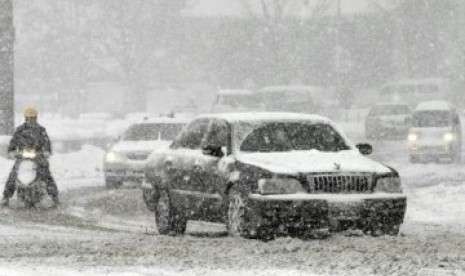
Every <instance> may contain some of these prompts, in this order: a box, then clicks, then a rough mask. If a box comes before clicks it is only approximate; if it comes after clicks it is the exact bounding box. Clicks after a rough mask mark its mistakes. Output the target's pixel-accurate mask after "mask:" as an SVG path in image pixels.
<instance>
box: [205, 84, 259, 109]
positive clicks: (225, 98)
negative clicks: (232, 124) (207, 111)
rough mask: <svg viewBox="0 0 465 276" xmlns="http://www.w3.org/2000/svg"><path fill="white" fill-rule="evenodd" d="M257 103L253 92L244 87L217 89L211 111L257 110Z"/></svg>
mask: <svg viewBox="0 0 465 276" xmlns="http://www.w3.org/2000/svg"><path fill="white" fill-rule="evenodd" d="M258 108H259V103H258V101H257V97H256V95H255V93H254V92H253V91H251V90H246V89H222V90H219V91H218V93H217V95H216V99H215V102H214V103H213V106H212V109H211V112H213V113H224V112H244V111H254V110H258Z"/></svg>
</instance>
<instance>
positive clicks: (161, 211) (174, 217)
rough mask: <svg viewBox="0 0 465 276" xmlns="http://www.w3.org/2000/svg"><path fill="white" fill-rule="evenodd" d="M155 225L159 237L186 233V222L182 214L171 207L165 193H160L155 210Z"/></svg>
mask: <svg viewBox="0 0 465 276" xmlns="http://www.w3.org/2000/svg"><path fill="white" fill-rule="evenodd" d="M155 223H156V225H157V229H158V233H159V234H160V235H177V234H184V233H185V232H186V226H187V220H186V218H185V216H184V215H183V214H182V212H179V211H178V210H176V209H175V208H174V207H173V206H172V204H171V200H170V197H169V193H168V192H167V191H160V196H159V198H158V201H157V204H156V208H155Z"/></svg>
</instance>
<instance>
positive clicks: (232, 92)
mask: <svg viewBox="0 0 465 276" xmlns="http://www.w3.org/2000/svg"><path fill="white" fill-rule="evenodd" d="M252 94H253V92H252V91H250V90H247V89H221V90H219V91H218V95H252Z"/></svg>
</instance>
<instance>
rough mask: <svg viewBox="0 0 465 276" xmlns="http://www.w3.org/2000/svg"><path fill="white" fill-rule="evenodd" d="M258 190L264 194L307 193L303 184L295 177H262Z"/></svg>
mask: <svg viewBox="0 0 465 276" xmlns="http://www.w3.org/2000/svg"><path fill="white" fill-rule="evenodd" d="M258 192H259V193H260V194H262V195H275V194H299V193H306V191H305V190H304V188H303V187H302V184H300V182H299V181H298V180H297V179H294V178H277V177H274V178H261V179H260V180H258Z"/></svg>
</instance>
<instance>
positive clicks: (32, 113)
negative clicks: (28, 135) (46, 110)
mask: <svg viewBox="0 0 465 276" xmlns="http://www.w3.org/2000/svg"><path fill="white" fill-rule="evenodd" d="M37 115H39V112H37V110H36V109H35V108H34V107H28V108H26V109H25V110H24V117H25V118H37Z"/></svg>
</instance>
